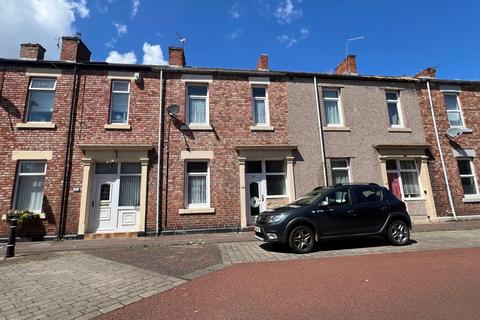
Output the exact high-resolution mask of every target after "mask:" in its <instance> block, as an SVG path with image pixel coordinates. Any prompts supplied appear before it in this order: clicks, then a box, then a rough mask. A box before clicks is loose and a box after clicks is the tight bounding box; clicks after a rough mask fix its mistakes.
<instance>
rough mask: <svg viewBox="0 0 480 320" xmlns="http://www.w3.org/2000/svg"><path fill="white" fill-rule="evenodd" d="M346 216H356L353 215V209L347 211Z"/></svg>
mask: <svg viewBox="0 0 480 320" xmlns="http://www.w3.org/2000/svg"><path fill="white" fill-rule="evenodd" d="M346 214H347V215H349V216H354V217H356V216H357V214H356V213H355V210H353V209H349V210H347V212H346Z"/></svg>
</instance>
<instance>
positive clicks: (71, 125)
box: [57, 63, 78, 238]
mask: <svg viewBox="0 0 480 320" xmlns="http://www.w3.org/2000/svg"><path fill="white" fill-rule="evenodd" d="M77 65H78V64H77V63H75V67H74V69H73V87H72V103H71V104H70V119H69V124H68V132H67V146H66V147H67V148H66V152H65V163H64V167H63V185H62V201H61V207H60V221H59V225H58V235H57V236H58V237H59V238H62V237H63V236H64V235H65V222H66V209H67V199H68V186H69V181H68V180H69V179H70V170H71V161H72V155H73V132H74V127H75V112H76V110H75V106H76V100H77V80H78V75H77Z"/></svg>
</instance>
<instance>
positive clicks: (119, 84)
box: [110, 81, 130, 124]
mask: <svg viewBox="0 0 480 320" xmlns="http://www.w3.org/2000/svg"><path fill="white" fill-rule="evenodd" d="M129 102H130V81H112V98H111V106H110V123H114V124H115V123H128V106H129Z"/></svg>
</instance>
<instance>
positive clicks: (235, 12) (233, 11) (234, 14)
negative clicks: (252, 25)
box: [230, 2, 240, 19]
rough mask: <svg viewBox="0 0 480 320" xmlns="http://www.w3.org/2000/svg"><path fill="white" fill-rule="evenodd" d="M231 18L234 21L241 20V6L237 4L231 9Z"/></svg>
mask: <svg viewBox="0 0 480 320" xmlns="http://www.w3.org/2000/svg"><path fill="white" fill-rule="evenodd" d="M230 17H232V19H238V18H240V6H239V5H238V3H236V2H235V3H234V4H233V5H232V6H231V7H230Z"/></svg>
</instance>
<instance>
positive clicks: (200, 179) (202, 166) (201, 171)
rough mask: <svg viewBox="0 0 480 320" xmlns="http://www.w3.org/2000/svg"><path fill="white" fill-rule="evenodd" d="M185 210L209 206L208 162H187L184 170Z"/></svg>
mask: <svg viewBox="0 0 480 320" xmlns="http://www.w3.org/2000/svg"><path fill="white" fill-rule="evenodd" d="M185 189H186V190H185V191H186V192H185V194H186V199H185V206H186V208H195V207H209V206H210V170H209V162H208V161H202V160H195V161H187V162H186V170H185Z"/></svg>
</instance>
